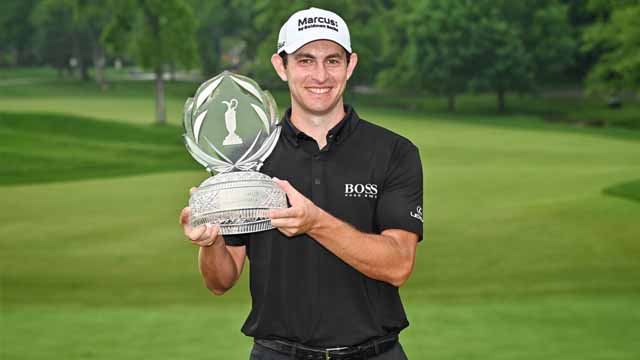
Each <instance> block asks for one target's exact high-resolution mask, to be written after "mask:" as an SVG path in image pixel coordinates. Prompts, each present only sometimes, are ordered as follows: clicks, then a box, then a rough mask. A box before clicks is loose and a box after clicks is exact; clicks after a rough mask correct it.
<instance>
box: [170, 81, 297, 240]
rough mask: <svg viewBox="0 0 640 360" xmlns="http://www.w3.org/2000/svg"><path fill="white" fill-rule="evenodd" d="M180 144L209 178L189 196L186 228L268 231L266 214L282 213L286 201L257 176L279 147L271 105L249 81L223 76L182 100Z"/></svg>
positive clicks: (275, 187) (267, 95)
mask: <svg viewBox="0 0 640 360" xmlns="http://www.w3.org/2000/svg"><path fill="white" fill-rule="evenodd" d="M183 125H184V140H185V145H186V146H187V150H188V151H189V153H190V154H191V156H193V158H194V159H195V160H196V161H197V162H199V163H200V164H201V165H202V166H204V167H205V168H206V169H207V171H209V173H211V175H213V174H214V173H217V175H215V176H211V177H209V178H208V179H206V180H205V181H204V182H202V184H200V186H199V187H198V189H197V190H196V191H195V192H193V194H191V198H190V199H189V207H190V208H191V226H199V225H204V224H218V225H220V232H219V233H220V234H221V235H228V234H243V233H251V232H257V231H263V230H269V229H272V228H273V226H272V225H271V220H270V219H269V217H268V216H267V215H268V211H269V209H274V208H286V207H287V197H286V194H285V193H284V191H283V190H282V189H280V187H279V186H278V185H277V184H275V183H274V182H273V180H271V178H270V177H269V176H267V175H265V174H262V173H260V172H258V171H259V170H260V168H261V167H262V164H263V163H264V161H265V159H266V158H267V157H268V156H269V154H271V152H272V151H273V149H274V148H275V146H276V143H277V142H278V137H279V136H280V131H281V127H280V125H279V117H278V111H277V107H276V102H275V100H274V99H273V97H272V96H271V94H270V93H269V92H268V91H262V90H261V89H260V86H259V85H258V84H257V83H256V82H255V81H253V80H252V79H250V78H248V77H245V76H241V75H238V74H234V73H231V72H228V71H225V72H223V73H221V74H219V75H217V76H215V77H213V78H211V79H209V80H207V81H205V82H204V83H203V84H202V85H200V87H199V88H198V90H197V91H196V94H195V95H194V97H192V98H189V99H187V101H186V103H185V105H184V114H183Z"/></svg>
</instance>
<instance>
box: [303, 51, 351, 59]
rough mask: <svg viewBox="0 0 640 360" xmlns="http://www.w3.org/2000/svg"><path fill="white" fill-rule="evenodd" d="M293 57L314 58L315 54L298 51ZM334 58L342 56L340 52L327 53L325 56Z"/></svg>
mask: <svg viewBox="0 0 640 360" xmlns="http://www.w3.org/2000/svg"><path fill="white" fill-rule="evenodd" d="M293 57H294V58H295V59H301V58H308V59H316V56H315V55H312V54H310V53H298V54H295V55H294V56H293ZM335 58H342V54H341V53H339V52H337V53H333V54H329V55H327V56H326V57H325V59H335Z"/></svg>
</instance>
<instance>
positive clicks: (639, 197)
mask: <svg viewBox="0 0 640 360" xmlns="http://www.w3.org/2000/svg"><path fill="white" fill-rule="evenodd" d="M604 193H605V194H607V195H611V196H618V197H621V198H623V199H629V200H633V201H640V179H636V180H633V181H629V182H624V183H622V184H616V185H613V186H611V187H608V188H606V189H604Z"/></svg>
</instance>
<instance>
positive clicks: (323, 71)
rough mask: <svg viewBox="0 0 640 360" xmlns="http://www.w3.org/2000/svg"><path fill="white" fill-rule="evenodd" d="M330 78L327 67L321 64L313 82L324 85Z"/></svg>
mask: <svg viewBox="0 0 640 360" xmlns="http://www.w3.org/2000/svg"><path fill="white" fill-rule="evenodd" d="M328 77H329V72H328V71H327V68H326V65H325V64H324V63H319V64H318V65H317V66H316V68H315V71H314V72H313V80H315V81H317V82H319V83H323V82H325V81H327V78H328Z"/></svg>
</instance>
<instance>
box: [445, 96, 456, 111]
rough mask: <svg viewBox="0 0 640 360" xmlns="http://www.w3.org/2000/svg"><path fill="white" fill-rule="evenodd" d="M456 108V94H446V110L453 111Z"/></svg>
mask: <svg viewBox="0 0 640 360" xmlns="http://www.w3.org/2000/svg"><path fill="white" fill-rule="evenodd" d="M455 109H456V96H455V95H451V94H450V95H448V96H447V110H449V111H450V112H453V111H454V110H455Z"/></svg>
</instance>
